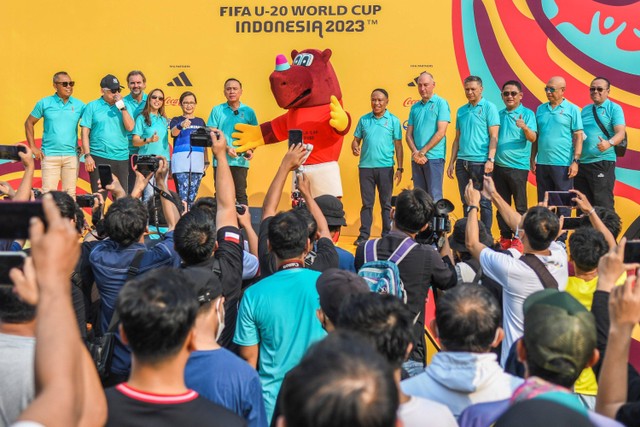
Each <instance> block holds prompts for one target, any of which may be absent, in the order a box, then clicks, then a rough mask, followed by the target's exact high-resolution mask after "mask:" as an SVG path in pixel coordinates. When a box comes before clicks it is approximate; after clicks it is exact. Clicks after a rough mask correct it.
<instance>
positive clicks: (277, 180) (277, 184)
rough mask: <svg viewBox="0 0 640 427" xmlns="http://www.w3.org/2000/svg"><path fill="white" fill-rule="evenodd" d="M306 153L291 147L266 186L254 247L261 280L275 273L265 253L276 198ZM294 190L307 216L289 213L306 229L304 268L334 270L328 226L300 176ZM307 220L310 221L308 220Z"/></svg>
mask: <svg viewBox="0 0 640 427" xmlns="http://www.w3.org/2000/svg"><path fill="white" fill-rule="evenodd" d="M306 155H307V150H306V148H305V146H304V144H297V145H292V146H290V147H289V151H288V152H287V154H285V156H284V158H283V159H282V163H281V164H280V167H279V168H278V171H277V172H276V176H275V177H274V178H273V181H272V182H271V186H269V190H268V191H267V195H266V196H265V198H264V203H263V205H262V223H261V224H260V236H259V243H258V253H259V259H260V273H261V275H262V277H263V278H264V277H266V276H268V275H271V274H273V273H274V272H275V271H276V267H277V266H276V260H275V256H274V254H273V253H272V252H271V251H270V250H269V247H268V246H269V245H268V236H267V235H268V229H269V223H270V222H271V219H272V218H273V217H274V216H275V214H276V210H277V208H278V202H279V201H280V195H281V194H282V190H283V188H284V184H285V181H286V180H287V176H288V175H289V172H291V171H295V170H296V169H298V167H299V166H300V165H301V164H302V162H303V161H304V158H305V156H306ZM297 187H298V188H297V190H299V192H300V193H301V195H302V198H303V199H304V200H305V204H306V209H307V211H308V212H303V211H302V210H301V208H296V209H293V210H292V211H293V212H294V213H295V214H296V216H298V217H299V218H300V219H301V220H302V221H303V222H305V223H306V225H307V230H308V232H309V240H310V243H312V244H313V246H312V251H310V252H309V254H311V255H310V256H309V254H307V256H306V258H305V265H306V267H307V268H309V269H311V270H315V271H321V272H322V271H325V270H326V269H328V268H337V267H338V265H339V260H338V253H337V252H336V249H335V246H334V245H333V241H332V240H331V233H330V232H329V225H328V224H327V220H326V219H325V217H324V215H323V214H322V211H321V210H320V208H319V207H318V204H317V203H316V201H315V200H314V199H313V195H312V194H311V184H310V182H309V179H308V178H306V177H305V175H304V174H301V173H297ZM310 216H312V217H313V219H312V218H310Z"/></svg>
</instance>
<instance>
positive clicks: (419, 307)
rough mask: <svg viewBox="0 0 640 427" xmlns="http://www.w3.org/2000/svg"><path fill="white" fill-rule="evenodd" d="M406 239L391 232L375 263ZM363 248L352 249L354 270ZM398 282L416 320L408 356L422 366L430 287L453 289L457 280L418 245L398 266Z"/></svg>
mask: <svg viewBox="0 0 640 427" xmlns="http://www.w3.org/2000/svg"><path fill="white" fill-rule="evenodd" d="M406 237H407V235H406V234H405V233H403V232H401V231H398V230H392V231H391V232H390V233H389V234H387V235H386V236H385V237H382V238H381V239H380V240H379V241H378V243H377V253H378V260H386V259H388V258H389V257H390V256H391V254H392V253H393V251H395V250H396V248H397V247H398V246H400V244H401V243H402V241H403V240H404V239H405V238H406ZM364 246H365V245H360V246H358V248H357V249H356V259H355V266H356V270H360V267H362V265H363V264H364ZM398 270H399V271H400V279H402V283H403V284H404V288H405V291H406V292H407V307H408V308H409V311H410V312H411V315H412V316H414V317H416V316H417V319H418V320H417V321H416V323H415V325H414V335H415V339H416V345H415V346H414V348H413V351H412V352H411V354H410V355H409V359H411V360H417V361H420V362H424V360H425V353H426V351H425V342H424V305H425V300H426V299H427V293H428V292H429V287H430V286H435V287H436V288H438V289H443V290H444V289H449V288H452V287H454V286H455V285H456V282H457V276H456V273H455V269H454V268H453V266H451V265H448V264H446V263H445V262H444V261H443V260H442V258H441V257H440V254H439V253H438V252H437V251H436V250H435V249H434V248H433V247H432V246H430V245H422V244H418V245H417V246H415V247H414V248H413V249H411V251H410V252H409V253H408V254H407V255H406V256H405V257H404V259H403V260H402V261H400V262H399V263H398Z"/></svg>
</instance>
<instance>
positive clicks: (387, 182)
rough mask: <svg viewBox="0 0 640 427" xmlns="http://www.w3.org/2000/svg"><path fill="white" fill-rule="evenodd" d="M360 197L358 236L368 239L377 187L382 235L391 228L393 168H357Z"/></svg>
mask: <svg viewBox="0 0 640 427" xmlns="http://www.w3.org/2000/svg"><path fill="white" fill-rule="evenodd" d="M358 171H359V176H360V197H361V198H362V208H361V209H360V235H359V237H360V238H363V239H365V240H367V239H369V236H370V235H371V224H372V223H373V204H374V202H375V197H376V187H377V188H378V199H379V201H380V207H381V211H382V235H383V236H385V235H386V234H387V233H389V231H390V230H391V194H392V193H393V168H392V167H391V168H359V169H358Z"/></svg>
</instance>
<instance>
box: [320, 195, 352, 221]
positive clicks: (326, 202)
mask: <svg viewBox="0 0 640 427" xmlns="http://www.w3.org/2000/svg"><path fill="white" fill-rule="evenodd" d="M314 200H315V201H316V203H317V204H318V207H320V210H321V211H322V214H323V215H324V217H325V218H326V219H327V224H329V227H336V226H342V227H344V226H345V225H347V221H346V220H345V219H344V207H343V206H342V202H341V201H340V199H338V198H337V197H334V196H331V195H329V194H325V195H322V196H318V197H316V198H315V199H314Z"/></svg>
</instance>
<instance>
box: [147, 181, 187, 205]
mask: <svg viewBox="0 0 640 427" xmlns="http://www.w3.org/2000/svg"><path fill="white" fill-rule="evenodd" d="M149 185H150V186H151V187H152V188H153V189H154V190H155V191H156V193H158V194H160V196H162V197H164V198H165V199H167V200H169V201H170V202H171V203H173V204H174V205H175V207H176V209H178V212H180V205H178V202H176V201H175V200H174V199H173V197H172V196H171V194H169V193H167V192H166V191H164V190H161V189H160V188H158V187H156V186H155V185H153V184H152V183H149Z"/></svg>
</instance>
